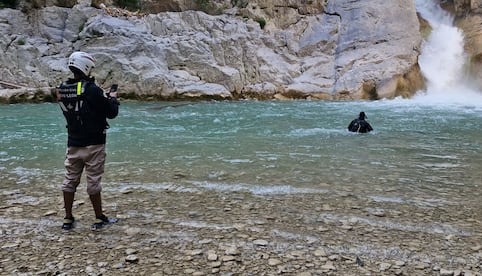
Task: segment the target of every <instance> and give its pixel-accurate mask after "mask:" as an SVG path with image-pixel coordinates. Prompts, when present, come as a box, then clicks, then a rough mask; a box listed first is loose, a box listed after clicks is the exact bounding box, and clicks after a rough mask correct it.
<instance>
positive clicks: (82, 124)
mask: <svg viewBox="0 0 482 276" xmlns="http://www.w3.org/2000/svg"><path fill="white" fill-rule="evenodd" d="M89 85H94V84H93V83H92V82H89V81H86V80H81V81H79V82H75V83H67V82H64V83H62V84H61V85H60V87H59V88H58V95H57V97H58V102H59V105H60V108H61V109H62V113H63V114H64V116H65V119H66V120H67V129H68V131H69V134H76V133H78V134H80V133H82V134H84V135H85V134H87V133H103V132H104V131H105V129H106V128H107V127H108V125H107V123H106V121H105V119H103V120H99V119H98V114H96V111H95V110H94V109H93V108H91V107H90V104H89V101H88V98H87V97H86V95H85V93H84V92H85V91H86V89H88V86H89Z"/></svg>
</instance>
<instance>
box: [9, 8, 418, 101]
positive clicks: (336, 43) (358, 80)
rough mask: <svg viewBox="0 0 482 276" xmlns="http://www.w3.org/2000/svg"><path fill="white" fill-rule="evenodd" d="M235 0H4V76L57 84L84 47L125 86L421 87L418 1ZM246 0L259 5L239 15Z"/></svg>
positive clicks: (106, 79) (335, 91)
mask: <svg viewBox="0 0 482 276" xmlns="http://www.w3.org/2000/svg"><path fill="white" fill-rule="evenodd" d="M159 2H161V1H159ZM172 2H174V1H165V3H172ZM187 2H190V3H192V1H187ZM187 2H186V1H177V3H179V9H180V10H183V9H188V8H187V7H185V6H182V5H181V3H184V4H186V5H187ZM197 2H199V1H197ZM201 2H202V1H201ZM214 2H215V3H219V4H220V5H222V4H223V3H224V2H228V1H214ZM229 2H230V3H231V5H232V4H233V3H235V4H236V5H235V6H234V7H235V8H234V11H233V9H231V10H227V11H226V13H224V14H221V15H215V16H214V15H209V14H206V13H204V12H200V11H193V10H187V11H181V12H160V13H155V14H147V15H144V16H129V15H132V14H129V13H127V12H121V13H113V11H116V10H117V9H114V8H104V9H97V8H94V7H91V5H90V3H83V4H82V3H81V4H77V5H75V6H73V7H72V8H64V7H57V6H50V7H45V8H42V9H38V10H33V11H30V12H29V13H23V12H22V11H20V10H13V9H0V36H1V37H2V39H1V40H0V51H2V52H3V53H2V55H0V64H2V66H1V67H0V81H6V82H12V83H16V84H23V85H25V86H28V87H31V88H32V87H53V86H56V85H58V84H59V83H60V81H61V80H63V79H65V78H66V77H67V76H69V71H68V69H67V68H66V63H67V57H68V56H69V55H70V53H71V52H72V51H77V50H81V51H86V52H89V53H91V54H93V55H94V57H95V58H96V59H97V67H96V68H95V69H94V72H93V75H94V76H95V77H96V79H97V82H98V83H99V84H100V85H101V86H103V87H108V86H109V85H110V84H112V83H119V87H120V91H119V92H120V93H121V95H122V96H123V97H134V98H143V99H150V98H152V99H174V98H193V97H194V98H215V99H236V98H251V97H254V98H260V99H269V98H321V99H378V98H392V97H396V96H399V95H402V96H409V95H411V94H413V93H414V92H415V91H416V90H418V89H420V88H421V87H423V78H422V76H421V74H420V71H419V68H418V65H417V58H418V55H419V52H418V50H417V49H418V48H419V46H420V43H421V35H420V32H419V21H418V18H417V13H416V10H415V6H414V4H413V2H412V1H409V2H407V1H403V0H394V1H390V2H386V1H382V0H369V1H349V0H337V1H335V0H331V1H306V2H307V4H305V5H303V2H305V1H301V4H300V1H288V0H286V1H281V2H282V3H283V5H279V7H278V6H277V5H276V4H275V3H279V2H276V1H249V4H246V6H245V7H243V5H241V4H242V3H241V2H239V3H241V4H239V3H237V2H238V1H234V2H233V1H229ZM291 2H293V3H291ZM308 2H309V4H308ZM270 5H271V6H270ZM101 6H102V5H101ZM249 7H251V10H253V9H252V7H257V8H259V10H258V11H252V13H253V14H254V15H253V14H251V15H249V16H247V17H243V16H237V15H236V14H239V13H241V12H242V10H243V9H244V10H245V11H246V9H247V8H248V9H249ZM277 7H278V8H277ZM288 7H290V8H289V9H291V10H288ZM166 9H167V7H166ZM170 9H172V7H170ZM254 10H255V9H254ZM117 11H118V10H117ZM110 14H116V15H117V16H116V17H113V16H111V15H110ZM276 14H278V15H276ZM256 16H260V17H259V18H261V16H263V19H264V20H266V22H264V21H261V20H253V19H250V17H251V18H256ZM265 18H266V19H265ZM264 23H266V25H265V24H264Z"/></svg>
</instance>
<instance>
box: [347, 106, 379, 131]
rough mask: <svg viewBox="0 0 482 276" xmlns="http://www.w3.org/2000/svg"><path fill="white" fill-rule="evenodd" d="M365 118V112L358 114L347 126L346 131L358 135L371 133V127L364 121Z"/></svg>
mask: <svg viewBox="0 0 482 276" xmlns="http://www.w3.org/2000/svg"><path fill="white" fill-rule="evenodd" d="M365 118H367V117H366V115H365V112H363V111H362V112H360V115H358V118H356V119H354V120H353V121H351V123H350V125H348V130H349V131H351V132H358V133H367V132H370V131H372V130H373V128H372V126H371V125H370V124H369V123H368V122H367V121H366V120H365Z"/></svg>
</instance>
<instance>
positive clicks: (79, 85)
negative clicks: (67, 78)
mask: <svg viewBox="0 0 482 276" xmlns="http://www.w3.org/2000/svg"><path fill="white" fill-rule="evenodd" d="M82 90H83V89H82V82H80V81H79V82H78V83H77V96H80V95H81V94H82V92H84V91H82Z"/></svg>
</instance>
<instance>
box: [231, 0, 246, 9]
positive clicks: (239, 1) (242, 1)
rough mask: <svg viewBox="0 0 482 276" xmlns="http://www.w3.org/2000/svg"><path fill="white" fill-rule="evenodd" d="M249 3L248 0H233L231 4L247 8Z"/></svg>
mask: <svg viewBox="0 0 482 276" xmlns="http://www.w3.org/2000/svg"><path fill="white" fill-rule="evenodd" d="M248 4H249V1H248V0H231V5H232V6H233V7H238V8H246V7H247V6H248Z"/></svg>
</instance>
